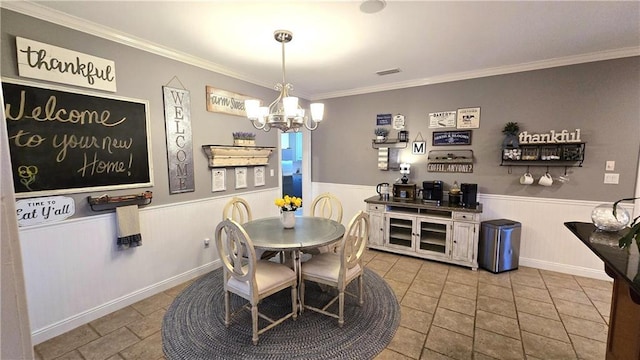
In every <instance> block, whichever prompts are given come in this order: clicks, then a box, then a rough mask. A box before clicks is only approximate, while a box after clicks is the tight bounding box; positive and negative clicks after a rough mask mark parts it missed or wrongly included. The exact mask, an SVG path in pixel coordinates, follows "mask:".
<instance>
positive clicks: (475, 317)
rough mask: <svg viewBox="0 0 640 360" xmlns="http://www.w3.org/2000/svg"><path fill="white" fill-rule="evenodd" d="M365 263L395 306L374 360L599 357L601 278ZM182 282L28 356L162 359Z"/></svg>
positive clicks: (386, 260)
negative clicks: (388, 334)
mask: <svg viewBox="0 0 640 360" xmlns="http://www.w3.org/2000/svg"><path fill="white" fill-rule="evenodd" d="M365 262H366V265H367V267H369V268H370V269H372V270H373V271H375V272H376V273H378V274H379V275H380V276H382V277H384V279H385V280H386V281H387V283H388V284H389V285H390V286H391V288H393V290H394V292H395V293H396V296H397V298H398V302H399V303H400V304H401V309H402V310H401V311H402V315H401V322H400V326H399V327H398V330H397V332H396V335H395V337H394V338H393V340H392V341H391V343H390V344H389V345H388V346H387V348H386V349H384V350H383V351H382V352H381V353H380V354H379V355H378V357H377V358H376V360H386V359H421V360H422V359H434V360H439V359H531V360H535V359H545V360H555V359H557V360H564V359H597V360H601V359H604V358H605V345H606V341H607V328H608V327H607V323H608V321H609V307H610V302H611V289H612V286H611V283H610V282H607V281H601V280H594V279H589V278H583V277H578V276H571V275H566V274H561V273H556V272H551V271H545V270H538V269H533V268H527V267H520V268H519V269H518V270H515V271H510V272H506V273H501V274H492V273H489V272H486V271H483V270H478V271H471V270H469V269H467V268H461V267H457V266H450V265H446V264H441V263H437V262H432V261H425V260H421V259H416V258H411V257H405V256H398V255H394V254H389V253H384V252H379V251H369V252H368V253H367V255H366V257H365ZM189 284H190V282H188V283H185V284H182V285H179V286H177V287H175V288H172V289H169V290H167V291H164V292H162V293H159V294H157V295H154V296H152V297H150V298H148V299H145V300H142V301H140V302H138V303H136V304H133V305H131V306H128V307H126V308H124V309H122V310H118V311H116V312H114V313H112V314H109V315H107V316H105V317H102V318H100V319H97V320H95V321H92V322H91V323H89V324H86V325H83V326H80V327H78V328H76V329H74V330H72V331H70V332H68V333H65V334H62V335H60V336H58V337H56V338H53V339H51V340H48V341H46V342H44V343H41V344H38V345H36V346H35V347H34V351H35V354H36V359H42V360H50V359H58V360H62V359H64V360H75V359H80V360H99V359H108V360H123V359H125V360H130V359H144V360H147V359H148V360H156V359H164V357H163V353H162V338H161V334H160V329H161V326H162V319H163V316H164V314H165V311H166V309H167V308H168V307H169V305H170V304H171V302H172V301H173V299H174V298H175V296H176V295H178V294H179V293H180V291H182V290H183V289H184V288H185V287H186V286H188V285H189ZM274 331H277V330H274Z"/></svg>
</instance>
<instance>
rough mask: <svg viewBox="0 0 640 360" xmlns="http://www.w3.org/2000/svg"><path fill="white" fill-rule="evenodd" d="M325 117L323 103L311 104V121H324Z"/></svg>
mask: <svg viewBox="0 0 640 360" xmlns="http://www.w3.org/2000/svg"><path fill="white" fill-rule="evenodd" d="M323 116H324V104H323V103H312V104H311V119H312V120H313V121H315V122H320V121H322V117H323Z"/></svg>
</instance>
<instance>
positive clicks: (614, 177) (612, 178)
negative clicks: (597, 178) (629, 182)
mask: <svg viewBox="0 0 640 360" xmlns="http://www.w3.org/2000/svg"><path fill="white" fill-rule="evenodd" d="M619 181H620V174H613V173H609V174H604V183H605V184H617V183H618V182H619Z"/></svg>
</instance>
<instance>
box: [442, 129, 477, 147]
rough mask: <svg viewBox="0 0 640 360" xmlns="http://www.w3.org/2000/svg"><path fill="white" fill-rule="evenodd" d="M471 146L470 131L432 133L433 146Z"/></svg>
mask: <svg viewBox="0 0 640 360" xmlns="http://www.w3.org/2000/svg"><path fill="white" fill-rule="evenodd" d="M443 145H471V130H460V131H434V132H433V146H443Z"/></svg>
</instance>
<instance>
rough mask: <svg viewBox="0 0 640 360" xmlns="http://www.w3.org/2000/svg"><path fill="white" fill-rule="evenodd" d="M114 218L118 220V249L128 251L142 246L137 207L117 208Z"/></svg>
mask: <svg viewBox="0 0 640 360" xmlns="http://www.w3.org/2000/svg"><path fill="white" fill-rule="evenodd" d="M116 217H117V220H118V247H120V248H121V249H128V248H129V247H135V246H140V245H142V235H141V234H140V218H139V215H138V205H128V206H119V207H117V208H116Z"/></svg>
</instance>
